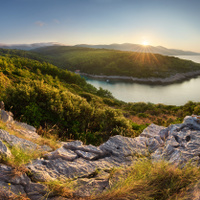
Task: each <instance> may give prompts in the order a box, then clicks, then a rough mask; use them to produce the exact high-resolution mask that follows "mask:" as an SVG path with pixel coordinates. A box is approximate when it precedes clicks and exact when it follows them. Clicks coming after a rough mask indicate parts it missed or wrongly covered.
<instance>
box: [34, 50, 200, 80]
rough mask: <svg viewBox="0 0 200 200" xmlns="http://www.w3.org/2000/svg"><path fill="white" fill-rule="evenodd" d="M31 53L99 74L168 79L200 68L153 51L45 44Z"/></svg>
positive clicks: (58, 64) (74, 68) (189, 62)
mask: <svg viewBox="0 0 200 200" xmlns="http://www.w3.org/2000/svg"><path fill="white" fill-rule="evenodd" d="M32 52H34V53H38V54H39V55H40V57H42V58H43V59H44V60H46V61H47V62H50V63H52V64H54V65H56V66H58V67H60V68H62V69H68V70H71V71H75V70H80V71H81V72H84V73H88V74H96V75H118V76H133V77H138V78H149V77H157V78H158V77H159V78H165V77H169V76H170V75H174V74H176V73H185V72H190V71H195V70H200V64H197V63H194V62H192V61H186V60H181V59H179V58H176V57H170V56H163V55H159V54H152V53H137V52H125V51H118V50H108V49H92V48H84V47H69V46H68V47H67V46H52V47H44V48H38V49H35V50H33V51H32Z"/></svg>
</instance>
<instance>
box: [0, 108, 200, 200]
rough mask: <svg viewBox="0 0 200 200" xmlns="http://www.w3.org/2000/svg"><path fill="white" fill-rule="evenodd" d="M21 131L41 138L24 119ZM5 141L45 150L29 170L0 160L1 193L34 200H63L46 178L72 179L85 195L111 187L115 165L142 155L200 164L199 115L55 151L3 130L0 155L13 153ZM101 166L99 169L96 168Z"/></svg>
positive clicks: (126, 163) (77, 191)
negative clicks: (137, 133)
mask: <svg viewBox="0 0 200 200" xmlns="http://www.w3.org/2000/svg"><path fill="white" fill-rule="evenodd" d="M2 112H4V113H3V114H1V117H2V120H4V121H5V122H7V123H8V125H9V124H12V123H16V122H15V121H14V120H13V119H12V118H10V117H9V116H7V118H6V117H5V115H9V113H7V112H5V111H1V113H2ZM19 125H20V124H19ZM30 129H31V130H30ZM18 131H19V130H18ZM22 132H23V135H26V136H27V137H32V136H31V135H34V137H37V133H36V132H35V129H33V128H31V127H30V126H26V124H23V131H22ZM38 137H40V136H38ZM3 142H4V143H3ZM5 142H6V144H9V145H11V146H12V145H18V146H20V147H21V148H22V149H26V148H28V149H32V150H35V149H36V148H37V149H38V148H39V149H40V150H41V151H45V152H46V154H45V156H43V158H38V159H36V160H33V161H32V162H31V163H29V164H28V165H26V168H27V169H28V171H29V173H27V174H26V173H23V174H20V175H13V173H12V171H13V169H12V167H10V166H7V165H5V164H0V192H1V194H4V195H5V196H6V195H7V197H9V195H10V196H12V195H13V194H16V195H18V194H26V195H27V196H28V197H29V198H30V199H32V200H38V199H59V197H58V196H56V194H54V193H48V195H47V186H46V185H45V184H43V182H48V181H50V180H55V179H62V180H63V179H66V178H67V179H69V178H70V179H71V181H72V182H75V183H76V186H77V187H76V189H75V191H74V195H75V196H82V197H86V196H90V195H91V194H98V193H101V192H103V191H105V190H107V189H109V188H110V187H111V184H110V176H109V175H110V174H109V172H110V170H111V169H113V168H115V167H123V168H126V167H127V166H130V165H132V164H134V161H136V160H138V159H140V158H141V157H147V159H151V160H152V161H158V160H166V161H169V162H170V163H172V164H175V165H180V166H181V167H184V165H185V164H186V163H187V162H188V161H190V162H191V163H194V164H196V165H198V166H200V117H198V116H187V117H185V119H184V121H183V123H182V124H175V125H170V126H169V127H167V128H166V127H162V126H158V125H155V124H151V125H150V126H148V127H147V128H146V129H145V130H144V131H143V132H142V133H141V134H140V136H139V137H136V138H129V137H123V136H121V135H117V136H114V137H111V138H110V139H109V140H108V141H107V142H105V143H103V144H102V145H100V146H98V147H96V146H93V145H83V143H82V142H81V141H73V142H63V143H61V144H62V145H61V147H60V148H58V149H57V150H55V151H52V150H51V148H50V147H48V146H45V147H44V146H37V144H34V143H33V142H30V141H28V140H25V139H21V138H19V137H17V136H13V135H10V134H9V133H8V132H7V131H5V130H2V129H0V155H3V156H7V157H9V156H11V152H10V150H9V148H8V147H7V146H6V145H5ZM35 145H36V146H35ZM97 170H98V171H100V172H101V173H96V172H97ZM5 199H6V198H5ZM62 199H64V198H62Z"/></svg>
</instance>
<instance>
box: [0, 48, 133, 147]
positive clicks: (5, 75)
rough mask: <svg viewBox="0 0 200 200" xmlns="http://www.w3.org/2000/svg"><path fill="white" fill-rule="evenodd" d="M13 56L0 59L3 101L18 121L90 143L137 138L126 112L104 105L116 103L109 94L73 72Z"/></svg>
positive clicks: (12, 54)
mask: <svg viewBox="0 0 200 200" xmlns="http://www.w3.org/2000/svg"><path fill="white" fill-rule="evenodd" d="M13 52H14V51H12V52H11V54H5V53H6V52H5V51H4V53H1V54H4V56H0V90H1V93H0V99H1V100H3V101H4V102H5V105H6V109H8V110H10V111H12V112H13V113H14V115H15V116H16V117H17V118H18V120H21V121H26V122H27V123H29V124H32V125H34V126H36V127H37V128H39V127H40V126H41V127H42V128H45V127H50V128H52V127H54V129H55V132H56V134H58V135H59V137H61V138H63V139H64V138H68V139H82V140H83V141H87V142H91V143H95V142H97V140H98V141H99V142H101V141H103V140H104V139H107V138H108V137H109V136H110V135H115V134H132V133H133V132H132V130H131V123H130V121H129V120H128V119H126V118H125V117H124V116H123V115H122V112H121V111H120V110H115V109H112V108H110V107H109V106H107V105H106V104H105V103H104V100H106V99H107V98H108V99H109V98H112V95H111V94H110V93H109V92H108V91H106V90H103V89H101V88H100V90H97V89H96V88H94V87H93V86H91V85H89V84H87V83H86V81H85V80H84V79H83V78H81V77H80V76H79V75H76V74H74V73H72V72H69V71H66V70H62V69H58V68H57V67H55V66H53V65H51V64H49V63H45V62H39V61H36V60H33V59H28V58H23V57H19V56H17V55H14V53H13ZM7 53H9V51H8V52H7ZM16 53H18V54H20V53H23V51H16Z"/></svg>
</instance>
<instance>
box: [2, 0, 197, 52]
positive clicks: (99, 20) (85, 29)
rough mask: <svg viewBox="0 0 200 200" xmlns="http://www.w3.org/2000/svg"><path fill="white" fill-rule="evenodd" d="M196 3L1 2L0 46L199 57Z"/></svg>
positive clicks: (170, 0) (158, 0) (134, 0)
mask: <svg viewBox="0 0 200 200" xmlns="http://www.w3.org/2000/svg"><path fill="white" fill-rule="evenodd" d="M199 9H200V0H0V43H2V44H30V43H40V42H58V43H62V44H65V45H75V44H112V43H120V44H121V43H133V44H143V43H146V44H149V45H152V46H164V47H166V48H174V49H182V50H190V51H196V52H200V12H199Z"/></svg>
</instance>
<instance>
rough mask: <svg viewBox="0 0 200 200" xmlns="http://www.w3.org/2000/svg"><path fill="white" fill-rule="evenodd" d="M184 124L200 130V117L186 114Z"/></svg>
mask: <svg viewBox="0 0 200 200" xmlns="http://www.w3.org/2000/svg"><path fill="white" fill-rule="evenodd" d="M182 126H188V127H189V128H193V129H196V130H200V117H199V116H197V115H193V116H186V117H185V118H184V121H183V124H182Z"/></svg>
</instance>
